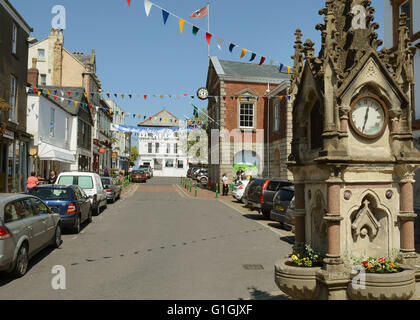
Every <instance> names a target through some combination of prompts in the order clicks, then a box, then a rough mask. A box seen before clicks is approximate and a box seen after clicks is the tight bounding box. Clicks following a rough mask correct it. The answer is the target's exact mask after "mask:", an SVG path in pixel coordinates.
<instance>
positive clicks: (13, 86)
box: [9, 75, 17, 121]
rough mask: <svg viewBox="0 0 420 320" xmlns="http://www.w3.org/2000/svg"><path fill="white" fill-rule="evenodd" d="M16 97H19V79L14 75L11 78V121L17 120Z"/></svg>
mask: <svg viewBox="0 0 420 320" xmlns="http://www.w3.org/2000/svg"><path fill="white" fill-rule="evenodd" d="M16 96H17V79H16V77H14V76H13V75H11V76H10V100H9V104H10V107H11V109H10V110H9V120H11V121H15V120H16Z"/></svg>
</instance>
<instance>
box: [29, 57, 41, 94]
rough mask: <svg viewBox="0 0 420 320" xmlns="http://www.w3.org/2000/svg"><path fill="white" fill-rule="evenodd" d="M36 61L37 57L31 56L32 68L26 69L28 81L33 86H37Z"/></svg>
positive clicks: (37, 72)
mask: <svg viewBox="0 0 420 320" xmlns="http://www.w3.org/2000/svg"><path fill="white" fill-rule="evenodd" d="M37 61H38V59H37V58H32V68H31V69H29V70H28V83H29V84H30V85H31V87H33V88H36V87H38V77H39V71H38V69H37V68H36V63H37Z"/></svg>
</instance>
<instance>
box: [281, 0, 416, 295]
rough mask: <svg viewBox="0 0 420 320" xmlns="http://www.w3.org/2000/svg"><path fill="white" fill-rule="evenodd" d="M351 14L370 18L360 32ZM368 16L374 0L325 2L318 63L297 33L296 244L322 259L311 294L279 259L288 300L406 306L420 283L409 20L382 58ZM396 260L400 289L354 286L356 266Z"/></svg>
mask: <svg viewBox="0 0 420 320" xmlns="http://www.w3.org/2000/svg"><path fill="white" fill-rule="evenodd" d="M356 6H358V7H357V8H358V9H357V8H356V10H359V11H360V6H363V7H364V8H363V10H364V11H366V12H367V16H366V25H364V24H363V25H362V26H361V27H354V25H355V24H354V23H352V19H353V18H354V15H353V14H351V12H352V10H353V9H354V8H355V7H356ZM373 12H374V8H372V7H371V1H361V0H352V1H350V0H326V7H325V8H323V9H322V10H320V14H322V15H324V17H325V18H324V21H325V23H323V24H319V25H317V30H320V31H321V50H320V52H319V54H318V56H316V55H315V50H314V43H313V42H312V41H311V40H310V39H308V40H306V41H305V42H304V44H302V39H301V38H302V34H301V32H300V31H299V30H298V31H297V32H296V44H295V55H294V74H293V77H292V82H291V90H290V92H291V94H292V95H293V98H294V104H293V140H292V153H291V155H290V157H289V162H288V164H289V169H290V170H291V171H292V172H293V176H294V181H295V207H296V210H295V221H296V222H295V236H296V240H295V241H296V245H303V244H310V245H311V246H312V248H313V249H314V250H315V251H318V252H320V253H321V254H322V255H323V256H324V257H325V258H324V260H323V263H322V269H321V268H320V269H319V270H316V269H312V271H311V272H312V276H313V278H312V279H313V283H312V284H313V287H312V288H311V289H310V290H307V289H308V287H307V286H306V288H304V287H300V285H302V284H303V282H301V281H303V278H304V277H306V279H308V278H309V277H311V276H310V272H309V273H306V274H305V273H300V275H298V272H299V271H298V270H296V269H293V268H292V267H290V266H288V265H287V263H285V261H283V262H279V263H278V264H276V281H277V284H278V285H279V287H280V288H281V289H282V290H283V291H286V292H289V293H291V295H292V296H294V297H298V296H299V297H302V296H305V295H306V296H308V295H309V296H311V297H310V298H311V299H409V298H411V297H413V295H414V293H415V281H416V280H417V281H418V279H419V278H418V274H419V265H418V263H417V261H416V259H417V255H416V252H415V243H414V219H415V218H416V215H415V214H414V208H413V183H414V172H415V170H416V169H417V168H418V167H419V166H420V152H419V151H418V150H417V149H416V148H415V147H414V145H413V130H412V100H411V88H412V85H413V84H414V73H413V56H414V50H413V49H411V42H410V36H409V29H408V27H407V16H406V15H401V17H400V19H399V26H398V37H397V42H396V45H395V50H394V51H393V52H391V51H390V50H389V49H387V48H385V47H384V48H382V49H381V50H378V48H379V47H380V46H381V45H382V41H381V40H378V34H377V33H376V32H375V30H376V29H378V28H379V25H378V23H376V22H374V17H373ZM356 25H357V24H356ZM357 26H358V25H357ZM397 253H398V254H400V255H401V264H402V265H403V266H404V269H405V270H404V271H403V272H401V273H400V274H399V275H398V276H397V278H398V280H397V281H395V282H393V280H391V278H389V275H388V274H386V275H384V276H383V277H382V278H381V277H380V275H378V274H376V275H375V276H376V277H370V276H369V279H367V280H366V282H365V283H363V284H364V285H365V287H364V288H362V289H360V290H358V289H357V288H355V286H354V285H353V284H354V283H351V280H352V277H353V274H352V273H351V272H352V271H353V270H354V269H353V270H352V267H353V266H354V265H353V264H352V261H354V260H352V259H366V258H367V257H376V258H380V257H388V258H391V259H392V258H396V255H397ZM416 274H417V276H416ZM367 276H368V275H367ZM288 279H293V281H289V280H288ZM393 279H394V278H393ZM395 279H396V278H395ZM372 283H374V284H373V285H372ZM379 283H380V284H379ZM397 283H398V284H397ZM370 285H372V287H368V286H370ZM298 287H300V288H299V289H298ZM305 290H306V292H305Z"/></svg>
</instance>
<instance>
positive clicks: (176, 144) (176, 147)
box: [174, 143, 178, 154]
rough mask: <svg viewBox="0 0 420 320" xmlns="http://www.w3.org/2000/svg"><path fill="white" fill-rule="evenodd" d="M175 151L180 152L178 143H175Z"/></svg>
mask: <svg viewBox="0 0 420 320" xmlns="http://www.w3.org/2000/svg"><path fill="white" fill-rule="evenodd" d="M174 153H175V154H178V143H175V145H174Z"/></svg>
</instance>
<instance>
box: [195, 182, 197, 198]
mask: <svg viewBox="0 0 420 320" xmlns="http://www.w3.org/2000/svg"><path fill="white" fill-rule="evenodd" d="M195 197H196V198H197V184H195Z"/></svg>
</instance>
